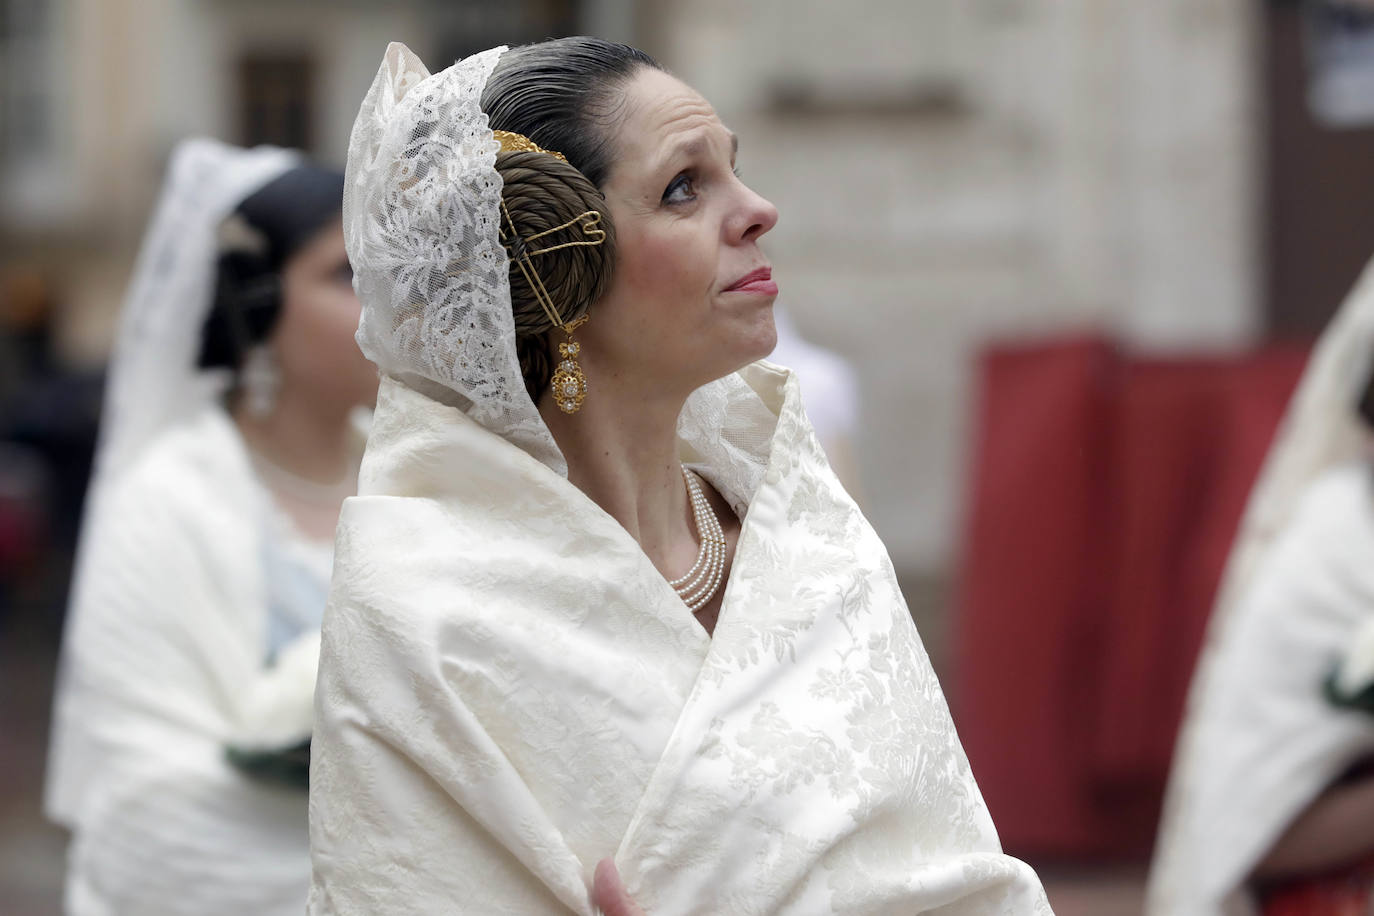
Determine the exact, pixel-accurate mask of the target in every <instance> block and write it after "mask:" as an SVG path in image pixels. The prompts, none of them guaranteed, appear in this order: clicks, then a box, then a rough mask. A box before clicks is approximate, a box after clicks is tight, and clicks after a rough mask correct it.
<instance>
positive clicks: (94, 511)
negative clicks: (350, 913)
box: [46, 404, 324, 916]
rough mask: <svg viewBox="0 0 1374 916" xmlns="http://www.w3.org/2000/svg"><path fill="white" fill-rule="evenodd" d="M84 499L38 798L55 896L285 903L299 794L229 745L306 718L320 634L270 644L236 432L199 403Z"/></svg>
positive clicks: (212, 912) (250, 479)
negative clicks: (56, 875)
mask: <svg viewBox="0 0 1374 916" xmlns="http://www.w3.org/2000/svg"><path fill="white" fill-rule="evenodd" d="M92 500H93V504H92V505H91V506H90V507H89V510H88V512H87V516H86V522H85V526H84V528H83V531H82V549H81V553H80V559H79V564H78V567H77V575H76V580H75V583H74V590H73V595H72V602H71V606H70V608H69V610H68V622H67V632H66V636H65V639H64V644H63V655H62V667H61V677H60V679H59V683H58V691H57V699H56V702H55V704H54V711H53V734H52V749H51V752H50V755H49V758H48V779H47V798H46V805H47V811H48V814H49V816H51V817H52V818H53V819H54V820H56V821H58V822H59V823H61V824H63V825H64V826H66V827H68V828H69V829H70V830H71V831H72V840H71V847H70V850H69V853H68V863H67V897H66V911H67V912H68V913H69V914H73V916H110V914H140V916H170V914H178V916H216V914H223V916H242V914H250V913H251V914H253V916H287V914H298V913H300V912H301V910H302V908H303V907H304V905H305V899H306V893H307V890H308V887H309V880H310V856H309V833H308V829H307V824H306V794H305V793H304V792H303V791H301V790H300V789H298V788H287V787H279V786H276V785H272V784H268V783H263V782H258V781H255V780H252V779H249V778H248V777H246V776H245V775H244V774H243V773H241V772H240V771H239V770H237V769H235V768H234V767H233V766H231V765H230V764H229V762H228V760H227V759H226V746H227V745H229V744H231V743H232V744H235V745H236V746H248V747H274V746H281V745H284V744H287V743H294V742H295V741H298V740H300V734H301V732H300V728H301V723H302V722H304V724H305V733H306V734H308V733H309V723H310V714H311V700H312V697H313V692H314V691H313V687H314V674H315V666H316V663H317V658H318V653H319V648H318V647H319V637H318V631H315V632H313V633H311V632H306V633H305V634H302V635H300V636H299V637H297V638H296V639H294V640H293V641H292V642H290V643H287V644H286V645H284V646H282V647H281V648H280V651H278V652H277V653H276V658H275V662H274V663H273V664H271V665H269V664H268V663H267V658H266V656H267V654H268V651H269V638H268V624H269V618H270V607H271V605H272V593H273V589H272V583H270V582H269V581H267V571H266V569H265V567H264V562H263V558H264V555H265V554H266V553H268V552H271V550H272V549H273V548H272V547H271V546H270V544H269V542H270V541H271V539H272V538H271V531H272V524H273V522H274V520H275V515H274V511H275V510H273V509H272V508H271V506H270V502H269V499H268V496H267V494H266V492H265V491H264V490H263V489H262V488H261V486H260V485H259V484H258V482H257V480H256V477H255V476H254V474H253V470H252V466H251V464H250V462H249V457H248V452H247V449H246V447H245V446H244V443H243V440H242V438H241V437H240V436H239V434H238V431H237V430H236V429H235V428H234V426H233V423H232V422H231V420H230V419H229V417H228V415H227V414H226V413H225V412H224V411H223V410H222V409H221V408H220V407H218V406H217V405H214V404H207V405H205V406H204V407H203V408H202V410H201V412H200V413H199V414H198V415H193V416H192V417H190V418H188V419H187V420H186V421H184V422H182V423H180V424H178V425H175V426H173V427H171V428H169V429H167V430H165V431H164V432H163V433H162V434H161V435H159V436H158V437H157V438H156V439H155V440H154V441H153V442H152V443H149V444H147V445H145V446H144V447H143V448H142V449H141V450H140V454H139V456H138V458H137V459H136V460H134V461H133V463H132V464H130V465H129V466H127V467H125V468H121V469H120V470H119V472H118V473H117V474H114V475H107V476H106V477H105V478H104V479H103V481H102V485H101V486H100V487H99V488H97V489H96V491H95V492H94V493H93V494H92ZM323 594H324V589H323V585H321V588H320V595H321V596H323Z"/></svg>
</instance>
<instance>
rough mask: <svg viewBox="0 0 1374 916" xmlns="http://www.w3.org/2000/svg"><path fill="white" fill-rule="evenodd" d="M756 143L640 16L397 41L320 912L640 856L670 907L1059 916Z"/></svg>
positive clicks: (320, 846) (356, 245) (568, 901)
mask: <svg viewBox="0 0 1374 916" xmlns="http://www.w3.org/2000/svg"><path fill="white" fill-rule="evenodd" d="M493 128H495V129H496V134H494V132H493ZM856 142H861V140H859V139H856ZM735 147H736V139H735V137H734V135H733V134H732V133H730V132H729V131H728V130H727V129H726V128H725V127H724V126H723V125H722V124H721V122H720V120H719V119H718V118H717V116H716V114H715V112H714V111H713V110H712V108H711V107H710V105H709V104H707V102H706V101H705V100H704V99H702V98H701V96H699V95H698V94H697V93H695V92H694V91H692V90H691V89H690V88H689V87H687V86H686V85H684V84H683V83H681V82H680V81H678V80H676V79H674V78H673V77H671V76H669V75H668V74H666V73H664V72H663V71H661V70H660V69H659V68H658V67H657V66H656V65H655V64H654V63H653V62H652V61H651V60H650V59H649V58H647V57H646V56H644V55H643V54H642V53H640V52H638V51H635V50H633V49H630V48H627V47H625V46H623V45H615V44H612V43H609V42H603V41H598V40H595V39H585V38H582V39H562V40H558V41H552V42H545V43H542V44H538V45H531V46H527V47H524V48H518V49H515V50H511V51H506V50H505V49H504V48H495V49H492V50H490V51H486V52H483V53H481V54H476V55H474V56H472V57H469V58H467V59H465V60H463V61H461V62H459V63H457V64H455V65H454V66H452V67H450V68H448V69H447V70H444V71H442V72H440V73H436V74H433V75H431V74H430V73H429V72H428V71H427V70H426V69H425V68H424V66H423V64H422V63H421V62H420V61H419V60H418V59H417V58H416V57H415V56H414V55H413V54H411V53H410V52H409V51H408V50H407V49H406V48H404V47H403V46H401V45H392V46H391V47H390V48H389V49H388V52H387V55H386V58H385V60H384V62H383V64H382V67H381V70H380V71H379V73H378V75H377V79H376V82H375V83H374V84H373V86H372V88H371V90H370V92H369V93H368V95H367V97H366V99H365V100H364V102H363V106H362V110H361V112H360V114H359V117H358V122H357V124H356V126H355V128H354V132H353V137H352V141H351V143H350V147H349V161H348V171H347V183H346V188H345V196H344V223H345V232H346V235H347V239H348V246H349V257H350V259H351V260H352V262H353V264H354V267H355V270H356V271H357V274H356V277H357V279H356V284H357V289H358V292H359V296H360V298H361V299H362V302H363V318H362V324H361V326H360V328H359V332H358V335H359V341H360V343H361V344H362V346H363V349H364V352H366V353H367V354H368V355H369V356H371V357H372V358H373V359H374V360H375V361H376V362H377V364H378V366H379V368H380V369H381V371H382V373H383V381H382V388H381V392H380V393H379V397H378V408H377V414H376V421H375V425H374V427H373V429H372V433H371V436H370V439H369V442H368V448H367V454H366V457H365V458H364V462H363V469H362V472H361V477H360V483H359V494H360V495H359V496H358V497H357V498H354V499H350V500H349V501H348V502H347V503H346V504H345V506H344V510H343V513H342V514H341V516H340V525H339V535H338V541H337V564H336V567H335V575H334V583H333V587H332V592H331V597H330V605H329V609H328V610H327V612H326V615H325V624H324V636H323V646H322V650H321V662H320V684H319V689H318V692H317V696H316V713H317V716H316V722H317V731H316V740H315V745H314V756H313V758H312V761H311V812H310V814H311V844H312V856H313V861H314V881H313V886H312V889H311V911H312V912H313V913H316V914H322V913H347V914H363V913H367V914H385V913H403V912H404V913H440V912H472V913H512V914H514V913H519V914H537V913H568V912H572V913H578V914H582V916H590V914H591V913H592V912H593V903H592V900H591V899H590V898H591V893H590V891H589V886H590V885H591V884H592V883H593V876H594V874H595V875H597V877H598V879H599V880H598V890H599V891H604V890H606V889H607V888H609V887H612V886H614V884H615V881H616V869H617V868H618V873H619V876H620V877H621V878H623V882H624V887H625V888H628V890H629V892H630V894H631V895H632V896H633V897H634V899H635V900H636V901H637V902H638V905H639V906H642V907H643V908H644V910H646V911H647V912H648V913H650V914H653V916H670V914H686V913H739V914H744V913H759V914H762V913H797V914H819V913H832V912H836V913H848V914H860V913H901V914H913V913H918V912H934V913H942V914H955V913H961V914H972V913H987V914H1029V913H1047V912H1048V906H1047V904H1046V901H1045V898H1044V893H1043V891H1042V890H1041V888H1040V885H1039V882H1038V880H1037V879H1036V877H1035V875H1034V873H1033V872H1032V871H1031V870H1030V869H1029V868H1028V867H1027V866H1026V865H1024V864H1023V863H1021V862H1018V861H1016V860H1015V859H1011V858H1009V857H1007V856H1004V855H1003V854H1002V853H1001V851H1000V847H999V845H998V841H997V836H996V832H995V830H994V828H993V824H992V820H991V818H990V817H989V815H988V812H987V809H986V807H985V806H984V804H983V801H982V797H981V796H980V794H979V792H978V788H977V786H976V784H975V783H974V780H973V777H972V775H971V773H970V771H969V767H968V763H967V761H966V759H965V757H964V754H963V751H962V749H961V748H960V746H959V741H958V738H957V736H956V734H955V731H954V727H953V724H952V722H951V720H950V717H949V712H948V709H947V708H946V705H945V701H944V698H943V696H942V694H941V692H940V687H939V685H938V683H937V682H936V679H935V677H934V674H933V673H932V671H931V667H930V664H929V662H928V660H927V658H926V654H925V652H924V650H923V649H922V646H921V642H920V639H919V637H918V636H917V634H916V631H915V629H914V627H913V625H912V622H911V617H910V615H909V613H908V612H907V609H906V606H905V605H904V603H903V601H902V597H901V594H900V592H899V591H898V588H897V584H896V580H895V578H894V575H893V570H892V567H891V564H890V562H889V560H888V558H887V555H886V552H885V551H884V549H883V546H882V544H881V543H880V542H879V541H878V538H877V536H876V535H875V534H874V532H873V530H872V528H870V527H869V525H868V523H867V522H866V521H865V520H864V518H863V516H862V515H861V514H860V513H859V511H858V510H857V509H856V508H855V506H854V503H853V502H852V500H850V498H849V497H848V495H846V494H845V492H844V490H843V489H842V488H841V487H840V486H839V484H838V483H837V481H836V479H835V477H834V475H833V474H832V473H831V472H830V470H829V468H828V467H827V466H826V463H825V460H824V458H823V456H822V452H821V450H820V448H819V446H818V445H817V442H816V439H815V437H814V435H813V434H812V432H811V428H810V425H809V423H808V422H807V419H806V415H805V413H804V412H803V410H802V407H801V404H800V402H799V397H798V388H797V382H796V379H795V378H793V377H792V375H791V374H790V373H789V372H788V371H787V370H785V369H781V368H779V367H776V366H772V365H769V364H767V363H762V362H756V360H758V359H759V358H760V357H763V356H765V355H766V354H767V353H768V352H769V350H770V349H771V348H772V346H773V343H774V336H775V334H774V327H773V322H772V314H771V309H772V303H773V299H774V297H775V296H776V294H777V286H776V285H775V284H774V282H773V280H772V278H771V270H770V268H769V265H768V261H767V259H766V258H765V256H764V254H763V253H762V251H761V250H760V249H759V245H758V242H759V239H760V237H761V236H763V235H764V234H765V233H766V232H767V231H768V230H769V229H770V228H772V226H773V224H774V222H775V221H776V218H777V214H776V211H775V210H774V208H773V207H772V205H770V204H769V203H768V202H767V201H765V200H763V199H762V198H761V197H759V196H758V195H757V194H755V193H754V192H753V191H751V190H750V189H749V188H748V187H747V186H746V185H744V184H743V183H742V182H741V181H740V179H739V177H738V175H737V173H736V172H735V171H734V164H735ZM564 158H566V161H564ZM555 345H557V346H558V347H559V353H558V355H556V356H555V355H554V354H553V353H552V352H551V351H552V348H553V347H554V346H555ZM610 858H613V863H611V862H605V863H604V864H602V865H601V866H600V867H599V868H598V862H602V861H603V860H607V859H610ZM598 902H599V903H604V902H605V897H603V896H602V895H601V894H600V893H598ZM616 911H617V912H625V910H624V909H623V901H620V902H618V903H617V904H616Z"/></svg>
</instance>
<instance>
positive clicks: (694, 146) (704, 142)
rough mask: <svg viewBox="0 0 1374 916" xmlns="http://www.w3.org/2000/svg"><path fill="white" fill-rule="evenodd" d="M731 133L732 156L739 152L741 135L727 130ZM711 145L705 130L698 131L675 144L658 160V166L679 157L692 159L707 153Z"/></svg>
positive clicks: (661, 166)
mask: <svg viewBox="0 0 1374 916" xmlns="http://www.w3.org/2000/svg"><path fill="white" fill-rule="evenodd" d="M726 133H728V134H729V135H730V158H731V159H734V157H735V156H736V155H737V154H738V153H739V135H738V134H736V133H735V132H734V131H733V130H730V131H726ZM709 146H710V143H709V142H708V139H707V135H706V133H705V132H698V133H696V134H694V135H693V136H691V137H689V138H688V139H686V140H683V141H682V142H680V143H677V144H675V145H674V146H673V147H671V148H670V149H669V150H668V152H666V153H664V154H663V156H662V158H661V159H660V160H659V162H658V168H665V167H667V165H668V164H669V163H670V162H674V161H676V160H677V159H680V158H681V159H690V158H692V157H694V156H700V155H701V154H703V153H705V152H706V150H707V148H708V147H709Z"/></svg>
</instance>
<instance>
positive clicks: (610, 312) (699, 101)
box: [555, 68, 778, 395]
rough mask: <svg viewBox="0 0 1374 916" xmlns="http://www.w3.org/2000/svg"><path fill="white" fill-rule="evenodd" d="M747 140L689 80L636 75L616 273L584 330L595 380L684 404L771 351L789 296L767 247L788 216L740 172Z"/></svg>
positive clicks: (626, 116)
mask: <svg viewBox="0 0 1374 916" xmlns="http://www.w3.org/2000/svg"><path fill="white" fill-rule="evenodd" d="M736 143H737V141H736V138H735V136H734V134H732V133H731V132H730V131H729V130H727V129H726V127H725V125H724V124H722V123H721V121H720V118H718V117H717V116H716V113H715V111H714V109H712V108H711V106H710V104H709V103H708V102H707V101H706V100H705V99H703V98H702V97H701V96H700V95H698V94H697V93H696V92H695V91H694V90H692V89H691V88H690V87H689V86H687V85H686V84H684V83H682V82H681V81H680V80H678V79H676V78H675V77H672V76H669V75H668V74H666V73H663V72H661V71H658V70H653V69H647V68H646V69H643V70H641V71H639V73H638V74H637V75H635V76H634V77H632V78H631V80H630V82H629V83H628V85H627V87H626V100H625V108H624V113H623V115H622V120H621V122H620V124H619V126H618V128H617V129H616V131H615V134H614V136H613V138H612V150H613V157H614V161H613V164H612V166H611V169H610V172H609V173H608V177H607V180H606V183H605V187H604V188H603V189H602V190H603V191H604V193H605V195H606V203H607V206H608V208H609V210H610V216H611V219H612V220H613V222H614V224H615V230H616V265H615V274H614V277H613V278H612V283H611V288H610V290H609V291H608V292H607V293H606V295H605V296H604V297H603V298H602V299H601V300H600V301H599V302H597V303H595V304H594V305H593V306H592V310H591V313H590V315H591V320H590V321H589V322H588V323H587V325H586V326H585V327H584V328H583V329H582V330H580V331H579V332H578V334H579V336H580V337H581V338H582V340H583V341H584V346H583V347H582V352H583V359H584V361H585V362H587V363H589V364H590V365H589V366H588V371H589V372H590V371H593V370H592V366H596V367H597V369H600V370H609V371H611V372H615V373H619V374H620V375H621V377H625V378H628V379H630V380H631V381H633V382H634V383H635V384H639V385H641V386H643V385H649V386H655V385H661V386H663V390H665V391H666V392H670V393H672V394H674V395H676V394H685V393H688V392H690V391H692V390H693V389H695V388H697V387H699V386H701V385H703V384H705V383H706V382H709V381H711V380H713V379H717V378H720V377H722V376H724V375H728V374H729V373H731V372H733V371H735V370H736V369H738V368H740V367H741V366H744V365H746V364H748V363H750V362H753V361H754V360H756V359H761V358H762V357H764V356H767V355H768V354H769V353H770V352H772V350H773V346H774V344H775V343H776V342H777V332H776V331H775V329H774V327H773V300H774V299H775V298H776V297H777V293H778V289H777V286H776V285H775V284H774V283H773V281H772V279H771V269H770V265H769V262H768V259H767V258H766V257H765V256H764V254H763V252H762V251H760V250H759V246H758V241H759V238H760V237H762V236H763V234H764V233H766V232H767V231H768V230H769V229H771V228H773V224H774V223H776V222H777V220H778V211H777V209H776V208H775V207H774V206H773V205H772V204H771V203H769V202H768V201H766V200H764V199H763V198H762V197H760V196H759V195H758V194H756V193H754V192H753V191H751V190H750V189H749V188H748V187H747V186H746V185H745V184H744V182H742V181H740V179H739V176H738V175H737V174H736V173H735V169H734V166H735V148H736ZM555 339H557V336H555ZM647 393H648V390H646V394H647Z"/></svg>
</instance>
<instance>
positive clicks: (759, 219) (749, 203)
mask: <svg viewBox="0 0 1374 916" xmlns="http://www.w3.org/2000/svg"><path fill="white" fill-rule="evenodd" d="M741 187H743V189H744V190H743V192H744V198H743V200H741V202H740V207H739V215H738V217H737V219H738V225H739V238H740V240H741V241H750V242H753V241H757V240H758V239H759V237H760V236H762V235H763V234H764V233H765V232H767V231H768V230H769V229H772V228H773V227H774V226H776V225H777V223H778V208H777V207H775V206H773V204H772V203H770V202H769V201H768V199H767V198H765V197H764V196H763V195H761V194H758V193H756V192H754V191H753V190H752V189H750V188H748V187H744V186H743V185H741Z"/></svg>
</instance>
